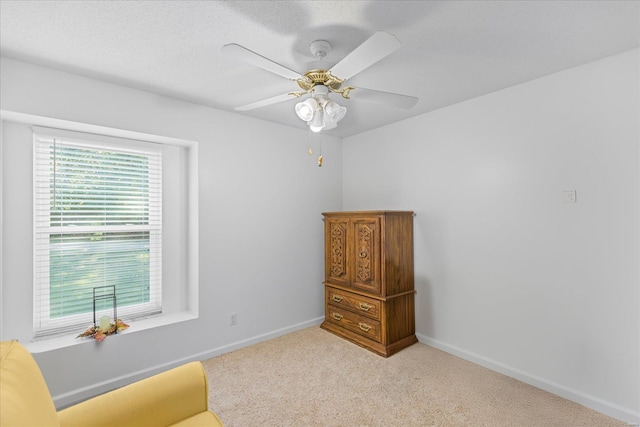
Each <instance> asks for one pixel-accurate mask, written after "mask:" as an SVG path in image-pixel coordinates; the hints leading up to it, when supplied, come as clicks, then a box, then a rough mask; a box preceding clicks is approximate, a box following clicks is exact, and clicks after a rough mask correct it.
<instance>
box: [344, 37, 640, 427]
mask: <svg viewBox="0 0 640 427" xmlns="http://www.w3.org/2000/svg"><path fill="white" fill-rule="evenodd" d="M638 62H639V51H638V50H633V51H629V52H626V53H623V54H620V55H616V56H613V57H610V58H606V59H603V60H600V61H598V62H594V63H590V64H587V65H584V66H581V67H577V68H574V69H570V70H567V71H565V72H561V73H557V74H554V75H550V76H547V77H545V78H541V79H538V80H535V81H532V82H529V83H526V84H522V85H519V86H515V87H512V88H509V89H507V90H503V91H500V92H497V93H493V94H489V95H486V96H482V97H479V98H476V99H473V100H470V101H467V102H464V103H461V104H457V105H454V106H451V107H448V108H444V109H441V110H438V111H435V112H432V113H429V114H425V115H422V116H419V117H415V118H413V119H410V120H407V121H404V122H402V123H397V124H395V125H390V126H387V127H384V128H380V129H375V130H373V131H370V132H368V133H364V134H360V135H356V136H353V137H350V138H347V139H345V140H344V141H343V144H344V146H343V167H344V170H343V179H344V186H343V197H344V200H343V208H344V209H345V210H357V209H409V210H415V211H416V212H417V216H416V218H415V259H416V261H415V268H416V287H417V299H416V304H417V307H416V321H417V332H418V334H419V337H420V339H421V340H422V341H424V342H427V343H429V344H432V345H435V346H437V347H440V348H442V349H444V350H446V351H450V352H453V353H456V354H459V355H461V356H462V357H466V358H467V359H470V360H473V361H476V362H479V363H481V364H484V365H486V366H489V367H491V368H493V369H496V370H499V371H501V372H504V373H506V374H508V375H511V376H514V377H516V378H520V379H523V380H525V381H527V382H529V383H532V384H534V385H537V386H540V387H542V388H545V389H547V390H550V391H553V392H555V393H558V394H560V395H564V396H565V397H568V398H570V399H573V400H575V401H578V402H580V403H582V404H584V405H587V406H590V407H592V408H594V409H597V410H600V411H603V412H605V413H608V414H610V415H612V416H615V417H618V418H621V419H625V420H628V421H633V422H638V413H639V411H640V391H639V389H640V387H639V382H640V370H639V363H640V353H639V346H640V344H639V338H640V329H639V327H640V326H639V325H640V317H639V312H640V305H639V302H640V301H639V299H640V296H639V292H638V288H639V255H640V254H639V249H638V246H639V243H638V242H639V219H640V212H639V207H638V206H639V191H640V187H639V170H640V167H639V139H640V134H639V124H640V111H639V102H640V95H639V83H638V81H639V78H640V72H639V69H638ZM563 190H576V191H577V203H575V204H565V203H563V200H562V192H563Z"/></svg>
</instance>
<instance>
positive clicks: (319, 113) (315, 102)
mask: <svg viewBox="0 0 640 427" xmlns="http://www.w3.org/2000/svg"><path fill="white" fill-rule="evenodd" d="M295 111H296V114H297V115H298V117H299V118H300V119H301V120H304V121H305V122H307V124H308V125H309V129H310V130H311V131H312V132H320V131H321V130H323V129H333V128H335V127H336V125H337V124H338V122H339V121H340V120H342V118H343V117H344V116H345V114H346V113H347V109H346V108H345V107H343V106H341V105H340V104H338V103H337V102H335V101H331V100H330V99H329V89H328V88H327V87H326V86H324V85H317V86H314V87H313V89H312V90H311V97H309V98H307V99H305V100H304V101H302V102H298V103H297V104H296V106H295Z"/></svg>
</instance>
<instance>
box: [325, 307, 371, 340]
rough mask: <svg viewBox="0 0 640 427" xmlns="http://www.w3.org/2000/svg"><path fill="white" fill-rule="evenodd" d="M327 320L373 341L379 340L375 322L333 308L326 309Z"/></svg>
mask: <svg viewBox="0 0 640 427" xmlns="http://www.w3.org/2000/svg"><path fill="white" fill-rule="evenodd" d="M327 320H328V321H330V322H332V323H336V324H338V325H340V326H342V327H343V328H345V329H348V330H350V331H353V332H356V333H358V334H360V335H364V336H365V337H367V338H371V339H373V340H375V341H378V342H380V340H381V334H380V322H378V321H377V320H373V319H370V318H368V317H364V316H360V315H358V314H356V313H352V312H350V311H348V310H342V309H341V308H340V307H333V306H329V307H328V311H327Z"/></svg>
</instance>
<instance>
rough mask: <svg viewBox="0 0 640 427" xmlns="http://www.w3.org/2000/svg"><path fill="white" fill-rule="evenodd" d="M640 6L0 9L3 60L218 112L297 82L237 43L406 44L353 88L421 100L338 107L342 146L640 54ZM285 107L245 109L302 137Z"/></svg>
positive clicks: (284, 47) (273, 52)
mask: <svg viewBox="0 0 640 427" xmlns="http://www.w3.org/2000/svg"><path fill="white" fill-rule="evenodd" d="M639 6H640V2H638V1H634V0H631V1H596V0H590V1H578V0H571V1H550V0H545V1H516V0H513V1H77V0H75V1H7V0H1V1H0V49H1V52H0V53H1V54H2V55H3V56H7V57H12V58H16V59H21V60H25V61H29V62H34V63H37V64H42V65H47V66H51V67H54V68H58V69H62V70H67V71H71V72H74V73H78V74H82V75H87V76H90V77H94V78H98V79H102V80H106V81H109V82H114V83H118V84H122V85H125V86H130V87H133V88H138V89H142V90H146V91H150V92H155V93H159V94H164V95H168V96H172V97H175V98H180V99H184V100H187V101H192V102H196V103H199V104H204V105H208V106H211V107H215V108H219V109H222V110H228V111H233V107H236V106H240V105H244V104H248V103H250V102H253V101H258V100H261V99H263V98H268V97H271V96H275V95H280V94H282V93H287V92H288V91H291V90H296V89H297V85H296V84H295V83H294V82H291V81H288V80H286V79H284V78H282V77H279V76H277V75H275V74H271V73H269V72H267V71H264V70H261V69H258V68H255V67H253V66H251V65H248V64H246V63H243V62H240V61H238V60H236V59H234V58H230V57H228V56H226V55H224V54H222V53H221V52H220V48H221V47H222V46H223V45H225V44H228V43H237V44H240V45H243V46H245V47H247V48H248V49H251V50H253V51H254V52H258V53H260V54H261V55H263V56H265V57H268V58H270V59H272V60H273V61H275V62H278V63H280V64H282V65H284V66H286V67H288V68H291V69H294V70H296V71H298V72H301V73H304V72H305V71H306V70H308V69H309V64H310V63H311V62H313V61H314V60H315V58H313V56H312V55H311V53H310V51H309V48H308V47H309V44H310V43H311V42H312V41H313V40H316V39H324V40H328V41H329V42H331V44H332V45H333V47H334V48H333V50H332V51H331V52H330V53H329V55H328V56H327V57H326V58H325V59H326V61H327V62H329V63H330V64H335V63H336V62H338V61H339V60H340V59H341V58H343V57H344V56H346V55H347V54H348V53H349V52H350V51H351V50H353V49H354V48H355V47H357V46H358V45H359V44H360V43H362V42H363V41H365V40H366V39H367V38H368V37H369V36H371V35H372V34H373V33H374V32H375V31H377V30H385V31H387V32H390V33H392V34H394V35H395V36H396V37H397V38H398V39H399V40H400V41H401V42H402V47H401V48H400V49H399V50H398V51H396V52H394V53H393V54H391V55H390V56H388V57H386V58H385V59H383V60H382V61H380V62H378V63H376V64H374V65H373V66H371V67H370V68H368V69H366V70H364V71H363V72H361V73H360V74H358V75H356V76H355V77H353V78H352V79H351V80H349V81H348V83H349V84H350V85H353V86H359V87H365V88H369V89H377V90H382V91H386V92H397V93H402V94H407V95H413V96H417V97H419V98H420V101H419V102H418V104H417V105H416V106H415V107H414V108H412V109H410V110H402V109H396V108H393V107H388V106H384V105H378V104H372V103H367V102H364V101H357V100H355V99H354V100H344V101H339V102H340V103H341V104H343V105H345V106H346V107H347V109H348V112H347V115H346V117H345V118H344V119H343V120H342V121H341V122H340V123H339V125H338V127H337V128H336V129H333V130H330V131H327V133H328V134H331V135H336V136H340V137H345V136H349V135H353V134H356V133H360V132H363V131H365V130H368V129H372V128H375V127H379V126H382V125H385V124H389V123H392V122H395V121H399V120H403V119H405V118H408V117H411V116H415V115H417V114H421V113H424V112H427V111H431V110H434V109H438V108H442V107H444V106H447V105H451V104H454V103H457V102H460V101H463V100H466V99H470V98H474V97H476V96H479V95H482V94H486V93H489V92H493V91H497V90H500V89H503V88H506V87H509V86H513V85H515V84H518V83H522V82H525V81H528V80H532V79H535V78H538V77H541V76H544V75H547V74H551V73H554V72H558V71H561V70H564V69H567V68H571V67H574V66H577V65H580V64H584V63H587V62H590V61H593V60H596V59H599V58H602V57H605V56H609V55H613V54H616V53H619V52H622V51H625V50H629V49H632V48H636V47H638V46H639V45H640V7H639ZM296 102H297V101H296V100H295V99H293V100H291V101H286V102H282V103H280V104H277V105H272V106H267V107H263V108H260V109H257V110H253V111H248V112H244V113H242V114H245V115H248V116H252V117H256V118H260V119H264V120H269V121H273V122H278V123H282V124H285V125H289V126H293V127H297V128H300V129H306V128H307V126H306V124H305V123H304V122H302V121H301V120H300V119H298V118H297V116H296V115H295V113H294V111H293V106H294V104H295V103H296Z"/></svg>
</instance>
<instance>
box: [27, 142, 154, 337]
mask: <svg viewBox="0 0 640 427" xmlns="http://www.w3.org/2000/svg"><path fill="white" fill-rule="evenodd" d="M34 144H35V148H34V220H35V230H34V236H35V249H34V270H35V271H34V334H35V336H36V337H37V336H43V335H51V334H57V333H62V332H68V331H72V330H73V331H77V330H78V329H79V328H80V329H81V328H82V327H86V325H87V324H90V323H91V322H92V321H93V292H94V288H96V287H101V286H106V285H115V287H116V296H117V306H118V317H120V318H122V319H125V320H130V319H134V318H138V317H144V316H149V315H152V314H157V313H160V312H161V311H162V151H161V150H160V149H158V148H156V147H155V146H154V144H151V143H142V142H140V143H136V142H131V141H124V140H117V139H115V138H111V139H108V142H105V141H104V138H103V139H100V140H94V141H92V140H90V138H88V139H87V140H80V139H75V138H69V137H59V136H55V135H51V134H47V133H34ZM102 304H103V305H104V306H101V305H100V303H98V304H97V305H96V309H97V310H98V311H100V310H104V313H109V314H110V313H111V311H110V310H111V301H104V300H103V301H102Z"/></svg>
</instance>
